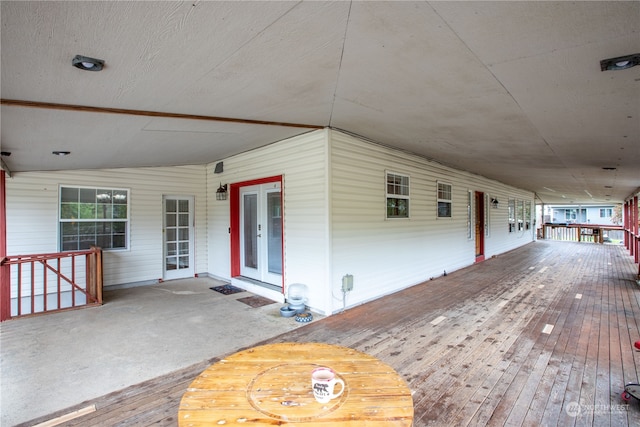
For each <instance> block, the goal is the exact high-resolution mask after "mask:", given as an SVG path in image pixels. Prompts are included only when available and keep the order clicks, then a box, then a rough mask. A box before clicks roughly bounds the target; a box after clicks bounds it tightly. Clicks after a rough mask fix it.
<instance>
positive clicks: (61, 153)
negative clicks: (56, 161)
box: [51, 151, 71, 157]
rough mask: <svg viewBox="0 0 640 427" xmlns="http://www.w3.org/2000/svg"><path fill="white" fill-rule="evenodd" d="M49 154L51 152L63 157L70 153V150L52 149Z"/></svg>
mask: <svg viewBox="0 0 640 427" xmlns="http://www.w3.org/2000/svg"><path fill="white" fill-rule="evenodd" d="M51 154H53V155H54V156H60V157H64V156H68V155H69V154H71V151H52V152H51Z"/></svg>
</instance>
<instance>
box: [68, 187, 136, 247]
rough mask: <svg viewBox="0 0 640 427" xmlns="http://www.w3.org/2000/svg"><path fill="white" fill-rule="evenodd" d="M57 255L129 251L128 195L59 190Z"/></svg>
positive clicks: (96, 190)
mask: <svg viewBox="0 0 640 427" xmlns="http://www.w3.org/2000/svg"><path fill="white" fill-rule="evenodd" d="M59 227H60V251H78V250H84V249H89V248H90V247H91V246H99V247H100V248H102V249H127V248H128V247H129V191H128V190H122V189H106V188H85V187H66V186H64V187H60V213H59Z"/></svg>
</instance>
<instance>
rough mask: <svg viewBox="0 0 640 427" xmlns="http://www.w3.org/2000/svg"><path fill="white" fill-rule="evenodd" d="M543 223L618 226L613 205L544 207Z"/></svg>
mask: <svg viewBox="0 0 640 427" xmlns="http://www.w3.org/2000/svg"><path fill="white" fill-rule="evenodd" d="M544 209H545V211H544V222H545V223H550V224H594V225H620V222H619V221H620V219H621V218H620V214H618V215H617V216H616V215H614V213H615V212H616V209H617V210H618V211H620V210H621V208H620V207H619V206H616V205H615V204H613V203H612V204H594V205H588V204H580V205H578V206H576V205H545V207H544Z"/></svg>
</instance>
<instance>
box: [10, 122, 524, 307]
mask: <svg viewBox="0 0 640 427" xmlns="http://www.w3.org/2000/svg"><path fill="white" fill-rule="evenodd" d="M224 186H226V188H227V189H228V196H227V198H226V200H219V199H220V197H217V194H218V189H224ZM6 197H7V200H6V202H7V243H8V253H11V254H18V253H47V252H58V251H64V250H78V249H84V248H86V247H88V246H89V245H91V244H97V245H99V246H101V247H103V248H104V254H103V260H104V282H105V286H106V288H107V289H108V288H114V287H122V286H135V285H146V284H154V283H158V282H159V281H161V280H170V279H176V278H185V277H194V276H196V275H197V276H211V277H215V278H220V279H223V280H226V281H229V282H231V283H233V284H234V285H237V286H239V287H242V288H245V289H248V290H250V291H252V292H254V293H256V294H259V295H263V296H266V297H269V298H272V299H274V300H278V301H284V299H285V297H286V292H287V290H288V287H289V286H290V285H292V284H294V283H299V284H303V285H305V286H306V289H307V298H308V301H307V305H308V306H309V307H310V308H311V309H312V310H314V311H316V312H319V313H322V314H327V315H329V314H332V313H336V312H338V311H340V310H342V309H344V308H345V307H348V306H353V305H357V304H361V303H363V302H365V301H369V300H372V299H375V298H378V297H380V296H383V295H386V294H389V293H392V292H395V291H398V290H400V289H403V288H406V287H409V286H412V285H415V284H418V283H421V282H424V281H426V280H429V279H430V278H433V277H437V276H440V275H442V274H444V273H445V271H446V272H451V271H454V270H457V269H460V268H463V267H465V266H468V265H471V264H473V263H474V262H476V261H480V260H482V259H484V258H487V257H491V256H494V255H498V254H500V253H503V252H506V251H509V250H511V249H514V248H517V247H519V246H522V245H524V244H527V243H529V242H531V241H532V240H533V239H534V238H535V234H534V227H533V226H532V221H533V218H532V216H531V212H532V211H533V209H532V207H533V203H534V200H533V198H534V195H533V193H531V192H529V191H525V190H522V189H518V188H514V187H511V186H508V185H504V184H501V183H499V182H496V181H493V180H490V179H486V178H483V177H480V176H478V175H474V174H471V173H468V172H464V171H460V170H456V169H453V168H450V167H447V166H444V165H442V164H439V163H437V162H434V161H431V160H427V159H425V158H423V157H420V156H417V155H414V154H409V153H406V152H403V151H400V150H396V149H393V148H389V147H385V146H381V145H377V144H373V143H371V142H368V141H365V140H363V139H361V138H357V137H354V136H351V135H348V134H346V133H343V132H340V131H336V130H331V129H323V130H316V131H312V132H309V133H306V134H303V135H300V136H297V137H293V138H289V139H287V140H283V141H280V142H277V143H274V144H271V145H268V146H266V147H262V148H258V149H255V150H252V151H249V152H246V153H242V154H239V155H235V156H231V157H229V158H225V159H221V160H220V161H217V162H213V163H210V164H207V165H202V166H201V165H195V166H176V167H157V168H133V169H104V170H90V171H88V170H87V171H82V170H79V171H48V172H25V173H18V174H16V175H15V176H14V177H13V178H11V179H9V180H7V181H6ZM514 224H519V225H517V226H516V225H514ZM345 276H348V277H350V278H351V279H352V280H353V289H352V290H351V291H348V292H343V288H342V283H343V278H344V277H345Z"/></svg>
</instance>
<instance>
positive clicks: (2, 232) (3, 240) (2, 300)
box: [0, 170, 11, 322]
mask: <svg viewBox="0 0 640 427" xmlns="http://www.w3.org/2000/svg"><path fill="white" fill-rule="evenodd" d="M6 181H7V179H6V172H5V171H3V170H0V262H3V263H4V260H5V258H6V256H7V195H6ZM9 268H10V267H9V265H2V266H0V322H2V321H5V320H7V319H9V318H11V286H10V283H9Z"/></svg>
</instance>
